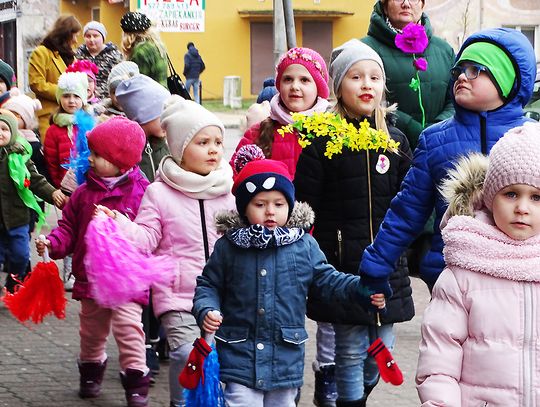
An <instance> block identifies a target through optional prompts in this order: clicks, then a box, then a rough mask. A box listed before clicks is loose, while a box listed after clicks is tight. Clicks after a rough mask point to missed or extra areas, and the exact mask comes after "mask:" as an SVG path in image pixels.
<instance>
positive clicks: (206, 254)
mask: <svg viewBox="0 0 540 407" xmlns="http://www.w3.org/2000/svg"><path fill="white" fill-rule="evenodd" d="M199 209H200V211H201V229H202V237H203V244H204V259H205V260H206V261H208V259H209V258H210V249H209V247H208V234H207V230H206V216H205V215H204V199H199Z"/></svg>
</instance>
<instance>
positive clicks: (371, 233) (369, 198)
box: [366, 150, 373, 243]
mask: <svg viewBox="0 0 540 407" xmlns="http://www.w3.org/2000/svg"><path fill="white" fill-rule="evenodd" d="M366 164H367V182H368V205H369V238H370V239H371V243H373V205H372V204H371V166H370V164H369V150H366Z"/></svg>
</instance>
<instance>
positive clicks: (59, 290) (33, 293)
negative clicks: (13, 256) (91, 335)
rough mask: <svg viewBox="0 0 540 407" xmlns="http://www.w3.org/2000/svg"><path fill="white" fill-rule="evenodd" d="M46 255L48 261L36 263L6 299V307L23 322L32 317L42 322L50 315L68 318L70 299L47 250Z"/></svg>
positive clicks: (34, 320) (36, 322) (35, 321)
mask: <svg viewBox="0 0 540 407" xmlns="http://www.w3.org/2000/svg"><path fill="white" fill-rule="evenodd" d="M43 258H44V260H45V261H40V262H39V263H38V264H36V266H35V267H34V269H33V270H32V271H31V272H30V274H28V276H26V277H25V279H24V280H23V281H22V282H21V283H20V284H19V285H17V286H16V287H15V292H14V293H13V294H11V293H9V292H7V293H6V295H5V296H4V298H3V301H4V303H5V304H6V307H7V308H8V309H9V310H10V311H11V313H12V314H13V316H14V317H15V318H17V319H18V320H19V321H21V322H25V321H27V320H29V319H31V320H32V322H34V323H35V324H39V323H41V322H43V318H45V317H46V316H47V315H49V314H54V315H55V316H56V318H58V319H64V318H65V317H66V303H67V300H66V297H65V296H64V283H63V282H62V280H61V279H60V274H59V272H58V267H57V266H56V263H55V262H54V261H50V259H49V255H48V253H47V252H46V253H45V255H44V256H43ZM47 260H48V261H47Z"/></svg>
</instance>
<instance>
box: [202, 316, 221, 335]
mask: <svg viewBox="0 0 540 407" xmlns="http://www.w3.org/2000/svg"><path fill="white" fill-rule="evenodd" d="M222 321H223V316H222V315H221V314H220V313H219V311H218V312H213V311H209V312H208V313H207V314H206V316H205V317H204V321H203V330H204V332H208V333H214V332H216V331H217V330H218V329H219V326H220V325H221V322H222Z"/></svg>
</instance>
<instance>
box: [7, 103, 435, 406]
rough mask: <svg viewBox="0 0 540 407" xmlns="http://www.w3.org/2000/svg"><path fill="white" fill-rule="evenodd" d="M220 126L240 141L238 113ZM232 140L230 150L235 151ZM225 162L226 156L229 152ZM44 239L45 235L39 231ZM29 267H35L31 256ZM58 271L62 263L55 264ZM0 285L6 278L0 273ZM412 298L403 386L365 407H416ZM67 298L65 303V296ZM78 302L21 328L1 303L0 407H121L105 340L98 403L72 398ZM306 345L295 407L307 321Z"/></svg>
mask: <svg viewBox="0 0 540 407" xmlns="http://www.w3.org/2000/svg"><path fill="white" fill-rule="evenodd" d="M216 114H217V115H218V116H219V117H220V119H221V120H222V121H223V122H224V124H225V127H226V129H227V132H229V133H231V134H232V135H234V137H231V139H233V138H238V137H240V136H241V129H242V122H241V120H242V118H243V114H242V113H221V112H218V113H216ZM233 141H234V140H231V143H230V145H231V146H233V145H234V142H233ZM228 150H229V151H228V152H227V154H226V156H230V154H231V148H230V147H229V148H228ZM48 221H49V224H50V225H53V226H54V224H55V222H56V213H55V211H54V210H51V211H50V212H49V217H48ZM44 232H45V233H46V232H47V231H46V230H44ZM33 252H34V254H33V259H32V262H33V264H35V263H36V261H37V259H36V257H35V250H33ZM57 264H58V266H59V268H60V269H61V267H62V262H61V261H58V262H57ZM0 274H1V275H0V284H1V283H3V279H4V278H5V275H4V274H3V273H0ZM412 287H413V298H414V303H415V307H416V317H414V318H413V319H412V320H411V321H408V322H405V323H401V324H396V325H395V334H396V338H397V340H396V345H395V349H394V352H393V355H394V357H395V360H396V361H397V363H398V365H399V367H400V368H401V370H402V372H403V374H404V378H405V381H404V383H403V384H402V385H401V386H398V387H395V386H392V385H390V384H387V383H383V382H381V383H380V384H379V385H378V386H377V387H376V388H375V390H374V391H373V393H372V395H371V396H370V398H369V400H368V406H369V407H375V406H392V405H393V406H396V407H408V406H418V405H419V401H418V398H417V395H416V390H415V387H414V374H415V370H416V362H417V358H418V343H419V340H420V323H421V316H422V314H423V311H424V308H425V306H426V305H427V303H428V302H429V293H428V290H427V288H426V286H425V284H424V283H423V282H422V281H420V280H419V279H417V278H412ZM66 297H68V298H69V297H70V294H69V293H66ZM78 310H79V304H78V302H77V301H73V300H71V299H69V300H68V304H67V309H66V318H65V319H63V320H58V319H56V318H55V317H52V316H51V317H48V318H46V319H45V321H44V322H43V323H42V324H39V325H35V324H33V323H26V324H22V323H19V322H18V321H17V320H16V319H15V318H13V317H12V316H11V314H10V313H9V311H8V310H7V309H6V308H5V306H4V304H3V303H1V302H0V327H1V328H0V343H1V344H2V346H1V347H0V407H67V406H71V407H83V406H86V407H90V406H99V407H121V406H125V399H124V393H123V389H122V386H121V384H120V379H119V375H118V372H119V365H118V352H117V350H116V346H115V343H114V339H113V338H112V337H110V338H109V343H108V346H107V354H108V355H109V363H108V367H107V371H106V373H105V378H104V383H103V391H102V394H101V395H100V397H98V398H97V399H92V400H82V399H80V398H79V397H78V396H77V391H78V384H79V374H78V370H77V354H78V350H79V336H78V326H79V325H78ZM306 327H307V330H308V333H309V336H310V339H309V340H308V342H307V343H306V360H305V361H306V363H305V375H304V379H305V384H304V387H303V388H302V397H301V400H300V404H299V406H300V407H308V406H312V405H313V404H312V397H313V381H314V376H313V372H312V370H311V362H312V361H313V358H314V353H315V329H316V324H315V323H314V322H313V321H311V320H306ZM167 378H168V364H167V363H166V362H164V363H162V365H161V373H160V374H159V376H158V377H157V382H156V384H155V386H154V387H152V388H151V390H150V398H151V403H150V405H151V406H152V407H158V406H160V407H168V406H169V395H168V384H167V380H168V379H167Z"/></svg>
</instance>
